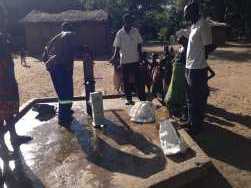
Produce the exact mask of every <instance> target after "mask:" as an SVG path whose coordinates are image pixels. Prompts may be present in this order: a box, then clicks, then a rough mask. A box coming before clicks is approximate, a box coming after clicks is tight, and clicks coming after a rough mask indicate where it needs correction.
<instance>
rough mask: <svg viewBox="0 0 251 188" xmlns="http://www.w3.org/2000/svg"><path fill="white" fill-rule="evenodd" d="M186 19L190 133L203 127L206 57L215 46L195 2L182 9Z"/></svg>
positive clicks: (206, 93) (205, 96) (206, 89)
mask: <svg viewBox="0 0 251 188" xmlns="http://www.w3.org/2000/svg"><path fill="white" fill-rule="evenodd" d="M184 15H185V18H186V20H188V21H191V22H192V26H191V32H190V35H189V42H188V47H187V60H186V79H187V85H188V115H189V123H190V124H191V133H194V134H197V133H199V132H200V131H201V130H202V128H203V125H202V124H203V119H204V114H205V109H206V105H207V97H208V94H209V88H208V84H207V81H208V76H207V75H208V69H207V68H208V64H207V57H208V54H209V53H210V52H212V51H213V50H214V49H215V47H214V46H213V45H212V31H211V27H210V25H209V24H208V22H207V21H206V20H205V19H204V18H202V17H201V16H200V15H199V6H198V4H197V3H191V4H189V5H187V6H186V7H185V9H184Z"/></svg>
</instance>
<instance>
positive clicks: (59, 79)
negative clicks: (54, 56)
mask: <svg viewBox="0 0 251 188" xmlns="http://www.w3.org/2000/svg"><path fill="white" fill-rule="evenodd" d="M50 74H51V79H52V82H53V85H54V88H55V90H56V93H57V95H58V98H59V112H58V120H59V122H63V123H65V122H66V123H69V122H70V121H71V120H72V112H71V108H72V101H73V70H72V69H66V68H64V67H61V66H60V65H56V66H55V68H54V69H53V70H52V71H51V72H50Z"/></svg>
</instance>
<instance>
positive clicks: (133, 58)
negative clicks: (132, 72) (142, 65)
mask: <svg viewBox="0 0 251 188" xmlns="http://www.w3.org/2000/svg"><path fill="white" fill-rule="evenodd" d="M142 42H143V39H142V37H141V35H140V33H139V31H138V30H137V29H136V28H134V27H133V28H131V30H130V32H129V33H127V32H126V31H125V29H124V27H123V28H122V29H120V30H119V31H118V32H117V34H116V37H115V40H114V43H113V46H114V47H115V48H116V47H118V48H120V63H121V64H128V63H135V62H137V61H139V52H138V45H139V44H142Z"/></svg>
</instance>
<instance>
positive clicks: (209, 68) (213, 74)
mask: <svg viewBox="0 0 251 188" xmlns="http://www.w3.org/2000/svg"><path fill="white" fill-rule="evenodd" d="M207 70H208V72H209V74H210V75H209V76H208V78H207V79H208V80H210V79H212V78H213V77H215V72H214V71H213V69H211V67H209V66H208V67H207Z"/></svg>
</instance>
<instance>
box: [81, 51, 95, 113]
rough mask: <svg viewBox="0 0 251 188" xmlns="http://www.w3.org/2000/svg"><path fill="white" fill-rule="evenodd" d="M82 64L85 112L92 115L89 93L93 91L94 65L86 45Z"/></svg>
mask: <svg viewBox="0 0 251 188" xmlns="http://www.w3.org/2000/svg"><path fill="white" fill-rule="evenodd" d="M83 64H84V85H85V93H86V95H85V96H86V112H87V114H88V115H89V116H92V108H91V104H90V94H91V93H93V92H95V79H94V67H93V54H92V52H91V50H90V49H89V48H88V47H85V48H84V54H83Z"/></svg>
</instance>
